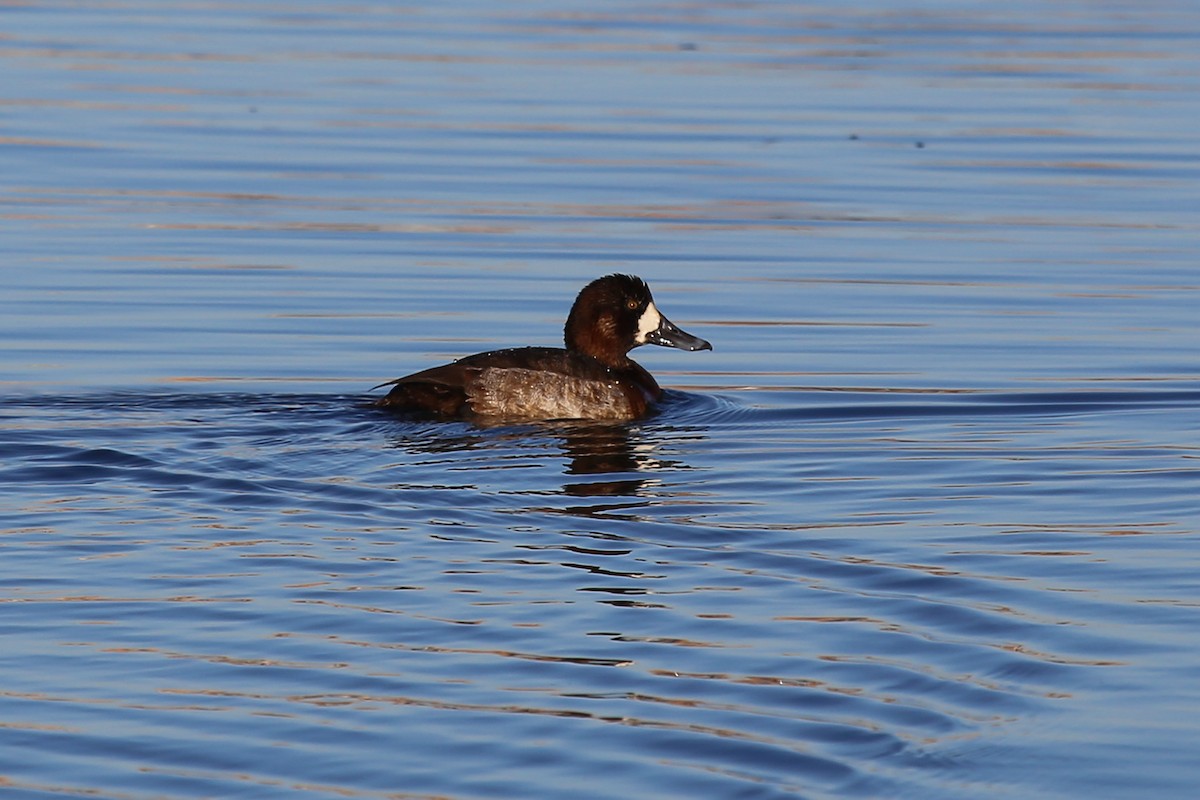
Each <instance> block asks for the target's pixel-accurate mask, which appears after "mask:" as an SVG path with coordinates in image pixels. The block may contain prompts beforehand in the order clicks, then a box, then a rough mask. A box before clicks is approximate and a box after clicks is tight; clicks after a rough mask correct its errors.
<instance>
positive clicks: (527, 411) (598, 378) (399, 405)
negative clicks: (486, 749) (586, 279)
mask: <svg viewBox="0 0 1200 800" xmlns="http://www.w3.org/2000/svg"><path fill="white" fill-rule="evenodd" d="M564 340H565V343H566V349H565V350H564V349H560V348H556V347H518V348H513V349H509V350H493V351H491V352H488V353H478V354H476V355H473V356H467V357H466V358H462V359H459V360H458V361H455V362H453V363H450V364H444V365H442V366H439V367H432V368H430V369H427V370H424V371H422V372H417V373H415V374H413V375H407V376H405V377H403V378H397V379H396V380H394V381H388V382H387V383H382V384H380V386H391V387H392V389H391V391H390V392H388V394H387V396H386V397H383V398H381V399H379V400H378V401H376V405H378V406H379V407H381V408H386V409H388V410H390V411H397V412H402V413H410V414H415V415H419V416H426V417H434V418H437V419H463V418H481V417H482V418H489V417H490V418H501V419H610V420H629V419H636V418H638V417H640V416H642V415H643V414H645V413H646V411H647V409H648V408H649V407H650V405H651V404H652V403H654V402H657V401H658V399H659V398H660V397H661V396H662V389H660V388H659V386H658V383H657V382H656V381H655V380H654V378H653V376H651V375H650V373H649V372H647V371H646V370H645V369H643V368H642V366H641V365H639V364H638V363H637V362H635V361H634V360H633V359H631V358H629V355H628V353H629V351H630V350H632V349H633V348H635V347H638V346H639V345H643V344H657V345H662V346H663V347H678V348H681V349H683V350H711V349H712V345H710V344H709V343H708V342H706V341H704V340H703V339H700V338H697V337H695V336H692V335H691V334H689V333H685V332H684V331H682V330H680V329H679V328H677V327H675V325H673V324H672V323H671V321H670V320H668V319H667V318H666V317H664V316H663V315H662V314H661V313H660V312H659V310H658V308H656V307H655V305H654V298H653V297H651V296H650V289H649V287H648V286H646V283H645V282H644V281H643V280H642V279H641V278H636V277H633V276H632V275H607V276H605V277H603V278H599V279H597V280H594V281H592V282H591V283H589V284H588V285H587V286H585V287H584V288H583V290H582V291H581V292H580V293H579V296H578V297H577V298H575V304H574V305H573V306H571V313H570V315H569V316H568V317H567V324H566V328H565V330H564ZM375 388H376V389H378V388H379V386H376V387H375Z"/></svg>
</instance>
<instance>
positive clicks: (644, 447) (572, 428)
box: [391, 422, 705, 497]
mask: <svg viewBox="0 0 1200 800" xmlns="http://www.w3.org/2000/svg"><path fill="white" fill-rule="evenodd" d="M399 424H400V425H402V426H404V427H403V430H402V431H400V432H398V433H397V434H396V435H394V436H393V437H392V438H391V446H392V447H394V448H397V449H400V450H404V451H406V452H408V453H410V454H412V455H416V456H428V455H437V456H445V457H447V458H446V459H444V460H449V461H457V460H458V459H460V458H462V457H464V454H467V453H473V452H475V451H481V450H483V451H488V455H489V457H488V459H487V461H486V462H484V461H476V462H474V463H472V464H471V465H470V468H471V469H475V470H499V469H506V468H513V467H515V466H518V465H526V466H527V465H528V463H529V460H532V461H534V462H540V463H546V462H551V461H559V462H560V463H561V474H563V475H565V476H568V477H569V478H580V477H585V476H595V477H596V479H594V480H565V481H564V482H563V483H562V489H561V492H562V494H565V495H570V496H573V497H630V496H638V495H641V494H643V493H644V492H645V490H646V489H647V488H648V487H650V486H652V485H654V484H656V483H660V482H661V479H660V478H658V477H656V476H655V475H656V473H664V472H675V471H680V470H686V469H689V467H688V465H687V464H686V463H685V462H684V461H683V460H682V459H680V458H679V456H678V454H676V453H672V454H671V455H670V456H668V455H667V454H666V453H667V450H668V449H669V448H668V443H670V442H674V441H676V440H681V439H684V438H686V439H688V440H689V441H692V442H694V441H699V440H703V439H704V438H705V434H704V432H703V428H702V427H699V426H684V427H659V426H648V425H645V424H638V423H633V424H631V423H606V422H551V423H538V424H526V425H520V426H516V427H511V426H507V427H506V426H497V427H492V428H487V427H483V428H480V427H473V426H468V425H466V424H460V423H411V422H401V423H399ZM441 461H443V460H442V459H439V462H441ZM454 488H460V489H461V488H462V487H461V486H456V487H454Z"/></svg>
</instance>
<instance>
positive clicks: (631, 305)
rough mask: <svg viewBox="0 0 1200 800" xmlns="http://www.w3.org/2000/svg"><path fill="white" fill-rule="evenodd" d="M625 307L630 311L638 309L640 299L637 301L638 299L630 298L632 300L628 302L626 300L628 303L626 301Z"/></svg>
mask: <svg viewBox="0 0 1200 800" xmlns="http://www.w3.org/2000/svg"><path fill="white" fill-rule="evenodd" d="M625 307H626V308H628V309H629V310H630V311H637V307H638V301H637V300H630V301H628V302H626V303H625Z"/></svg>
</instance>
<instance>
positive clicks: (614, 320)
mask: <svg viewBox="0 0 1200 800" xmlns="http://www.w3.org/2000/svg"><path fill="white" fill-rule="evenodd" d="M564 338H565V340H566V344H567V349H568V350H571V351H574V352H578V353H584V354H586V355H589V356H591V357H592V358H595V359H597V360H599V361H600V362H601V363H603V364H605V365H607V366H610V367H619V366H624V365H625V364H627V363H628V362H629V358H628V356H627V355H626V353H628V352H629V351H630V350H632V349H633V348H635V347H637V346H639V345H643V344H657V345H661V346H663V347H678V348H680V349H681V350H712V345H711V344H709V343H708V342H706V341H704V340H703V339H700V338H697V337H695V336H692V335H691V334H690V333H684V332H683V331H681V330H680V329H679V328H677V327H675V326H674V325H673V324H671V321H670V320H668V319H667V318H666V317H664V316H663V315H662V313H661V312H659V310H658V309H657V308H656V307H655V305H654V298H653V297H651V296H650V287H648V286H647V285H646V282H645V281H643V280H642V279H641V278H637V277H634V276H633V275H605V276H604V277H603V278H597V279H596V280H594V281H592V282H591V283H589V284H588V285H587V286H585V287H583V291H581V292H580V293H579V296H578V297H576V298H575V304H574V305H573V306H571V314H570V315H569V316H568V317H567V325H566V328H565V330H564Z"/></svg>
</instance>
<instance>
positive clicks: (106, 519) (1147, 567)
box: [0, 390, 1200, 797]
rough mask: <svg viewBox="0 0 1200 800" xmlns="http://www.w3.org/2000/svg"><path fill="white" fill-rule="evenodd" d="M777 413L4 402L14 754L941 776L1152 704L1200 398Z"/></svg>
mask: <svg viewBox="0 0 1200 800" xmlns="http://www.w3.org/2000/svg"><path fill="white" fill-rule="evenodd" d="M768 395H769V396H768V397H766V398H764V397H762V396H754V397H746V396H738V395H727V396H725V397H712V396H703V395H697V394H692V393H685V392H676V393H674V394H673V395H672V396H671V399H670V402H669V403H667V404H666V407H665V408H664V409H663V411H662V412H661V413H660V414H659V415H658V416H656V417H654V418H652V419H650V420H647V421H645V422H642V423H637V424H632V425H628V426H595V425H580V424H554V425H539V426H531V425H521V426H505V427H497V428H477V427H472V426H469V425H465V424H464V425H459V424H450V425H434V424H428V423H410V422H404V421H402V420H395V419H392V418H390V417H386V416H382V415H380V414H379V413H378V412H376V411H374V410H372V409H370V408H368V407H366V406H364V404H363V403H362V398H359V397H352V396H331V395H283V396H276V397H265V396H253V395H240V394H148V395H133V394H117V395H90V396H73V397H62V398H50V397H29V398H19V397H15V398H14V397H10V398H6V399H5V400H4V403H3V406H2V409H0V413H2V415H3V416H2V420H3V422H2V424H0V439H2V448H3V452H4V454H5V457H4V461H3V468H2V470H0V486H3V487H4V489H3V492H4V493H3V502H4V505H5V520H6V522H5V528H4V530H3V532H2V533H0V536H2V538H0V549H2V551H3V564H4V567H3V575H2V578H0V587H2V589H3V594H4V596H3V600H4V603H3V606H4V608H5V609H6V611H5V614H4V617H3V618H4V623H3V630H4V632H5V634H6V636H7V637H8V638H9V640H10V641H19V642H21V645H20V648H19V650H20V652H22V653H23V657H24V658H31V659H35V660H36V662H37V663H38V665H39V667H38V670H37V671H34V672H22V671H20V670H12V669H5V674H6V682H5V685H4V688H3V690H2V692H0V705H3V707H4V714H3V717H4V718H5V719H7V720H9V721H10V722H9V723H8V727H7V728H6V733H5V734H4V737H5V739H6V742H7V744H6V747H5V752H6V753H7V755H5V756H0V762H3V768H4V771H5V772H6V773H7V774H9V775H17V776H19V775H20V774H21V769H20V767H19V766H18V765H19V763H20V760H21V758H22V754H26V753H37V754H38V756H37V757H38V759H39V760H40V766H39V769H38V775H41V776H45V775H47V774H58V775H61V776H62V777H61V779H60V780H61V785H59V786H48V785H34V784H33V783H29V784H23V783H21V782H20V780H19V779H14V780H16V784H15V785H17V786H19V787H23V788H25V789H27V790H28V791H31V792H33V791H44V792H46V793H51V794H52V793H54V792H56V791H67V790H68V789H69V787H72V786H107V785H119V784H122V783H124V782H125V778H123V777H122V776H123V775H126V774H128V773H129V772H130V771H137V772H139V773H140V774H142V775H143V778H141V779H139V791H141V792H144V793H147V794H154V793H159V794H169V795H172V796H176V795H178V796H191V795H193V794H203V795H205V796H212V795H221V796H240V795H246V796H255V795H256V794H257V793H261V792H273V791H283V790H285V789H286V790H288V791H292V792H296V793H299V794H302V795H303V794H312V795H314V796H320V795H324V794H325V793H327V792H331V791H340V789H339V787H354V792H355V794H356V795H358V794H363V795H365V796H374V795H373V793H379V794H380V795H381V796H383V795H387V796H393V795H392V794H390V793H393V792H395V791H396V790H397V789H398V788H401V789H402V795H401V796H425V795H440V794H447V793H449V794H450V795H452V796H520V795H521V794H522V793H524V792H528V791H530V790H531V789H530V786H529V785H528V783H527V782H528V781H529V780H530V777H529V776H530V775H531V774H535V775H536V785H537V788H536V790H534V791H535V792H536V793H538V794H542V795H551V794H554V793H555V792H556V791H558V789H557V788H556V787H558V786H560V784H561V786H567V785H571V782H572V781H575V780H578V777H579V771H580V770H583V771H584V772H585V774H587V775H591V776H594V777H597V778H599V777H600V776H603V787H604V788H603V790H599V789H598V790H597V792H596V793H590V792H589V790H588V789H587V788H586V787H584V788H582V789H580V788H579V787H578V786H576V787H575V788H574V789H573V790H572V791H573V793H575V794H581V795H582V796H585V797H590V796H595V797H601V796H604V797H613V796H620V795H621V794H622V793H625V794H627V795H629V796H633V795H639V794H641V795H644V794H645V793H646V791H647V787H648V786H649V785H650V784H651V783H653V782H656V781H658V780H661V779H662V778H663V776H664V775H666V776H669V777H670V780H671V781H672V782H673V785H677V786H678V787H679V788H678V791H679V792H682V793H688V792H694V793H696V794H697V795H705V796H763V797H769V796H783V795H786V794H791V793H797V794H811V795H817V796H825V795H828V796H843V797H845V796H851V797H877V796H921V797H929V796H945V797H951V796H962V792H964V791H966V792H967V793H969V794H970V793H975V792H979V791H990V790H989V789H988V781H989V780H990V778H989V775H991V774H992V770H993V769H995V770H999V769H1001V768H1002V767H1003V769H1012V768H1015V766H1016V765H1017V764H1019V763H1022V761H1023V759H1025V758H1027V757H1031V754H1032V753H1034V752H1036V753H1039V754H1041V755H1042V757H1043V759H1044V758H1045V753H1046V752H1047V751H1049V752H1053V751H1054V750H1055V749H1056V748H1061V747H1062V744H1061V743H1059V742H1058V741H1057V735H1056V733H1055V727H1056V725H1057V724H1061V723H1056V720H1061V719H1063V718H1064V716H1068V717H1078V716H1081V715H1082V716H1084V717H1087V716H1088V715H1090V714H1101V716H1103V714H1108V713H1133V712H1134V711H1135V709H1136V708H1137V707H1138V706H1139V705H1141V704H1143V703H1150V704H1153V703H1158V702H1163V698H1158V697H1155V696H1154V695H1153V694H1152V693H1151V694H1150V695H1147V694H1146V693H1147V689H1146V688H1144V686H1143V687H1139V685H1138V683H1137V682H1136V681H1132V679H1131V677H1130V675H1131V673H1136V672H1138V671H1140V670H1145V669H1153V670H1158V671H1162V672H1164V674H1170V673H1171V672H1172V671H1178V670H1179V669H1182V668H1183V667H1182V666H1181V664H1180V662H1179V657H1180V656H1181V655H1182V654H1183V653H1184V652H1185V650H1183V649H1181V648H1182V647H1183V645H1182V644H1181V642H1180V639H1179V638H1178V637H1179V636H1180V634H1181V633H1182V632H1183V631H1185V630H1189V629H1190V626H1191V625H1193V623H1194V617H1195V613H1196V606H1197V600H1196V596H1195V594H1194V592H1193V591H1192V589H1193V588H1194V581H1193V580H1192V570H1193V568H1194V559H1193V558H1192V556H1191V554H1190V546H1191V545H1194V543H1195V536H1196V533H1195V527H1194V525H1192V524H1191V523H1193V522H1194V520H1195V507H1194V498H1195V487H1196V485H1197V483H1198V481H1200V468H1198V467H1197V464H1198V463H1200V462H1198V461H1197V453H1198V451H1197V450H1196V449H1195V447H1189V446H1184V445H1181V444H1179V443H1178V442H1176V441H1172V440H1171V439H1170V437H1168V436H1166V435H1164V437H1163V438H1162V440H1160V441H1154V440H1141V441H1130V440H1128V439H1125V438H1122V435H1121V432H1122V429H1123V424H1124V422H1125V421H1126V420H1127V419H1128V418H1130V417H1133V416H1136V417H1142V418H1145V417H1153V416H1155V415H1164V414H1166V415H1171V414H1177V413H1178V410H1179V409H1187V408H1190V407H1194V404H1195V403H1196V401H1197V400H1200V392H1197V391H1192V390H1175V391H1166V392H1154V391H1148V392H1144V393H1138V392H1112V393H1105V392H1089V393H1080V394H1071V393H1060V392H1054V393H1043V394H1038V393H1029V394H1020V395H1014V394H1007V395H1005V394H995V395H988V394H945V395H921V396H919V397H918V396H912V395H904V396H898V395H894V394H893V395H888V396H885V397H877V396H873V395H863V394H861V393H854V392H849V391H848V392H841V393H829V392H822V393H806V392H797V393H794V394H792V393H778V392H776V393H768ZM764 399H766V400H769V401H770V405H767V406H766V407H762V406H763V405H764V404H763V403H762V402H761V401H763V400H764ZM1138 429H1139V430H1140V431H1146V430H1153V426H1152V425H1146V424H1140V425H1139V427H1138ZM118 430H119V431H120V435H119V436H115V435H114V431H118ZM1166 430H1168V429H1164V434H1165V433H1166ZM733 465H741V466H740V469H738V468H732V467H733ZM1085 478H1086V479H1085ZM1148 480H1153V481H1154V486H1155V489H1154V491H1155V496H1156V502H1155V506H1154V508H1153V509H1150V508H1142V507H1139V506H1138V504H1137V502H1136V498H1137V496H1138V494H1139V493H1140V492H1142V491H1144V488H1143V484H1144V483H1145V482H1146V481H1148ZM785 498H786V502H784V499H785ZM1067 498H1069V505H1070V506H1071V509H1072V511H1071V513H1070V514H1069V515H1068V514H1067V513H1066V512H1065V506H1064V504H1065V503H1067ZM1080 503H1085V504H1086V506H1087V508H1088V509H1089V510H1088V511H1086V512H1083V513H1081V512H1080V510H1079V504H1080ZM1172 564H1175V566H1171V565H1172ZM81 661H82V662H84V663H86V669H80V668H79V667H80V663H81ZM47 676H54V680H53V681H51V682H47V680H46V677H47ZM1131 681H1132V682H1131ZM1102 710H1103V711H1102ZM1078 724H1079V723H1077V722H1076V723H1072V725H1071V729H1072V730H1078V728H1077V726H1078ZM499 731H502V732H503V735H498V732H499ZM51 741H52V742H53V743H54V745H53V746H52V747H49V746H47V745H48V744H49V743H50V742H51ZM214 741H220V742H221V743H222V744H221V746H220V747H214V746H213V744H212V743H213V742H214ZM1121 744H1122V746H1123V745H1124V743H1121ZM1114 745H1115V743H1114ZM1101 746H1103V745H1102V744H1101ZM473 747H475V748H478V752H473V754H472V758H471V763H472V765H473V768H472V772H471V773H470V774H462V775H451V774H447V773H446V769H445V767H446V764H445V760H444V751H445V750H446V749H447V748H452V749H462V748H473ZM584 753H586V756H582V754H584ZM1161 757H1164V758H1169V757H1170V754H1165V755H1162V756H1161ZM1038 763H1039V764H1040V766H1039V767H1038V769H1039V770H1042V771H1043V773H1044V771H1046V770H1050V769H1052V767H1051V766H1049V765H1048V763H1047V762H1046V761H1045V760H1042V761H1040V762H1038ZM58 769H60V770H61V771H60V772H56V771H55V770H58ZM398 775H403V781H404V785H403V787H397V785H396V780H397V776H398ZM923 775H924V776H927V778H922V777H921V776H923ZM1006 783H1007V784H1008V785H1013V784H1016V785H1019V784H1020V780H1019V779H1017V780H1015V781H1014V779H1013V778H1012V777H1011V776H1009V777H1008V778H1007V779H1006ZM673 791H674V790H673ZM114 796H115V795H114Z"/></svg>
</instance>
